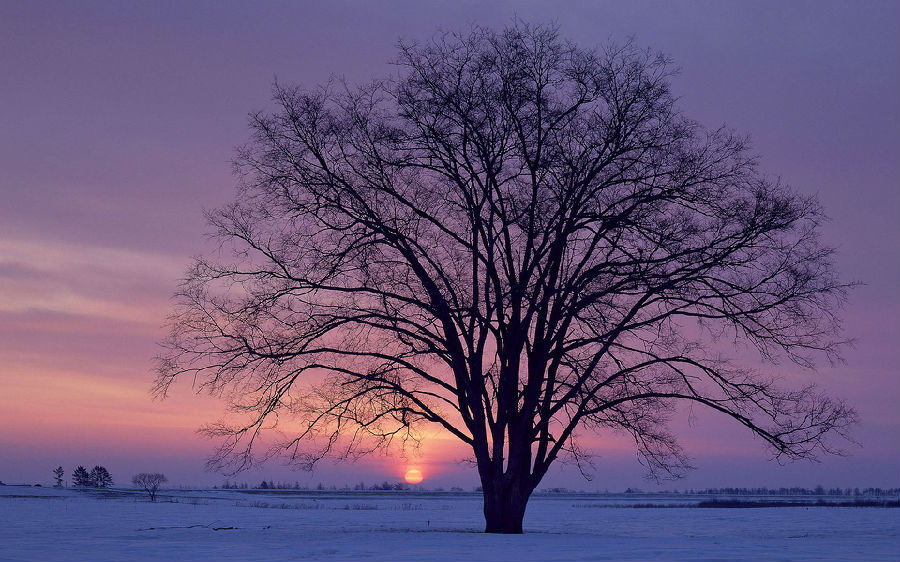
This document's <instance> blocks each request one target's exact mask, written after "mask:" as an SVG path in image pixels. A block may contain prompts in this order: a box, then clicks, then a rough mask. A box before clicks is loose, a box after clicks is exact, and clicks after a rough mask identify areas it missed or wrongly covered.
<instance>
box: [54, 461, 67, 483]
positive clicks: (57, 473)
mask: <svg viewBox="0 0 900 562" xmlns="http://www.w3.org/2000/svg"><path fill="white" fill-rule="evenodd" d="M65 473H66V471H64V470H63V467H61V466H57V467H56V468H55V469H54V470H53V478H54V480H55V481H56V483H55V484H54V485H55V486H56V487H57V488H62V485H63V475H64V474H65Z"/></svg>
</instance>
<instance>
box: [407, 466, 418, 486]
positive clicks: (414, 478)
mask: <svg viewBox="0 0 900 562" xmlns="http://www.w3.org/2000/svg"><path fill="white" fill-rule="evenodd" d="M403 479H404V480H406V481H407V482H408V483H410V484H418V483H419V482H421V481H422V471H421V470H419V469H417V468H411V469H409V470H407V471H406V474H405V475H404V476H403Z"/></svg>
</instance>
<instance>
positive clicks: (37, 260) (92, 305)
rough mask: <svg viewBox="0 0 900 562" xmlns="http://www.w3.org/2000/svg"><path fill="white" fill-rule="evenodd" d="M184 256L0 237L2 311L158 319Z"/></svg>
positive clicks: (141, 320)
mask: <svg viewBox="0 0 900 562" xmlns="http://www.w3.org/2000/svg"><path fill="white" fill-rule="evenodd" d="M185 262H186V260H185V259H179V258H175V257H171V256H166V255H164V254H158V253H151V252H145V251H135V250H129V249H121V248H110V247H98V246H83V245H75V244H69V243H65V242H34V241H25V240H14V239H0V313H4V312H5V313H16V314H21V313H29V312H39V311H42V312H54V313H62V314H70V315H77V316H88V317H99V318H104V319H107V320H115V321H125V322H133V323H145V324H148V323H149V324H153V325H155V326H156V325H159V323H160V321H161V319H162V318H163V317H164V316H165V306H166V304H167V297H168V295H169V294H170V293H171V291H172V288H173V285H174V283H175V280H176V279H178V277H179V276H180V275H181V273H182V271H183V269H184V266H185Z"/></svg>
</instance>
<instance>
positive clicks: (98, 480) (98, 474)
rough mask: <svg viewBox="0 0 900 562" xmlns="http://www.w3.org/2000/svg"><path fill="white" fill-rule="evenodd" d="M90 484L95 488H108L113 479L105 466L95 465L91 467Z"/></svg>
mask: <svg viewBox="0 0 900 562" xmlns="http://www.w3.org/2000/svg"><path fill="white" fill-rule="evenodd" d="M90 478H91V485H92V486H94V487H95V488H109V487H110V486H112V483H113V480H112V476H111V475H110V474H109V471H108V470H106V468H105V467H102V466H95V467H94V468H93V469H91V474H90Z"/></svg>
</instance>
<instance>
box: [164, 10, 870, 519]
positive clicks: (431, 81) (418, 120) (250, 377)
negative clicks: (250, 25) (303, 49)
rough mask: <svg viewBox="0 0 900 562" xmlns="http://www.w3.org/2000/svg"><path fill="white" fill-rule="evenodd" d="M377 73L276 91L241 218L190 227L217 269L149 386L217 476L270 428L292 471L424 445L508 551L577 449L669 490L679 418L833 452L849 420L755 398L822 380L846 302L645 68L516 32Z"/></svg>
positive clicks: (820, 253)
mask: <svg viewBox="0 0 900 562" xmlns="http://www.w3.org/2000/svg"><path fill="white" fill-rule="evenodd" d="M396 67H397V69H398V70H397V74H396V76H394V77H392V78H389V79H385V80H380V81H376V82H373V83H371V84H367V85H364V86H361V87H352V86H349V85H347V84H344V83H341V82H332V83H329V84H326V85H324V86H322V87H320V88H315V89H304V88H301V87H292V86H285V85H282V84H276V85H275V87H274V100H275V102H276V104H277V108H276V109H275V111H273V112H270V113H267V112H259V113H255V114H253V115H252V116H251V120H250V127H251V131H252V138H251V140H250V142H249V143H248V144H247V145H246V146H244V147H243V148H241V149H240V150H239V152H238V155H237V158H236V162H235V165H236V170H237V173H238V175H239V177H240V187H239V193H238V197H237V199H236V200H235V202H234V203H232V204H231V205H229V206H227V207H225V208H223V209H220V210H218V211H215V212H212V213H210V214H209V220H210V223H211V225H212V226H213V228H214V230H215V234H216V236H217V237H218V239H219V240H220V241H221V252H220V253H219V254H218V255H216V256H210V257H203V258H199V259H197V261H196V263H195V265H194V266H193V268H192V269H191V270H190V271H189V273H188V275H187V277H186V279H185V281H184V283H183V285H182V286H181V289H180V290H179V292H178V308H177V311H176V313H175V314H174V316H173V318H172V321H171V333H170V337H169V338H168V339H167V340H166V342H165V345H166V347H167V351H166V352H165V353H164V354H163V355H162V356H161V358H160V361H159V375H158V379H157V392H158V393H160V394H165V392H166V390H167V389H168V388H169V386H170V384H171V383H172V382H173V381H174V380H176V379H178V378H182V377H185V376H186V377H189V378H192V380H194V381H195V383H196V384H197V385H198V388H199V389H200V390H203V391H209V392H211V393H214V394H221V395H224V396H227V397H229V398H230V399H231V400H232V402H231V404H232V409H233V411H234V413H235V414H236V417H232V418H230V419H228V420H225V421H223V422H221V423H217V424H213V425H211V426H209V427H208V428H207V431H208V432H209V433H210V434H212V435H216V436H218V437H220V438H221V448H220V450H219V452H218V454H217V455H216V456H215V458H214V459H213V461H212V462H213V465H214V466H217V467H226V466H227V467H229V468H231V469H240V468H244V467H246V466H248V465H249V464H250V463H252V462H253V459H254V456H253V454H254V449H253V444H254V442H256V441H257V440H258V439H259V436H260V435H261V434H263V433H265V430H266V429H271V428H275V427H279V428H281V429H282V430H283V431H285V432H292V433H288V434H287V435H286V437H285V438H284V439H283V441H281V442H280V443H278V444H277V446H275V447H274V448H265V449H264V451H263V456H266V455H270V454H275V453H278V454H285V455H286V456H287V458H288V459H289V460H290V461H292V462H294V463H298V464H300V465H305V466H311V465H312V464H313V463H314V462H315V461H316V460H318V459H320V458H322V457H323V456H326V455H337V456H347V455H354V454H359V453H365V452H368V451H370V450H372V449H373V448H375V447H378V446H383V445H387V444H389V443H391V442H393V441H396V440H397V439H401V440H406V439H410V438H415V437H416V433H415V431H416V427H417V426H419V425H421V424H430V425H434V426H439V427H440V428H442V429H443V430H445V431H446V432H448V433H450V434H452V435H454V436H455V437H457V438H458V439H459V440H461V441H462V442H464V443H466V444H467V445H469V446H471V448H472V451H473V456H474V461H475V464H476V465H477V468H478V471H479V475H480V477H481V480H482V484H483V488H484V494H485V516H486V518H487V521H488V524H487V529H488V530H489V531H503V532H521V519H522V515H523V514H524V509H525V504H526V502H527V498H528V496H529V495H530V494H531V492H532V491H533V490H534V489H535V487H536V486H537V484H538V483H539V482H540V480H541V479H542V478H543V476H544V475H545V474H546V472H547V470H548V468H549V467H550V466H551V464H552V463H553V462H554V460H555V459H557V458H558V457H560V456H561V455H569V456H574V457H576V458H580V456H581V455H582V454H583V452H582V450H581V449H580V448H579V446H578V442H577V440H576V437H577V433H578V431H587V432H605V431H617V432H625V433H627V434H629V435H630V436H631V437H632V438H633V439H634V442H635V445H636V449H637V451H638V453H639V455H640V458H641V460H642V461H643V462H644V464H645V465H646V466H647V467H648V468H649V469H650V470H651V472H654V473H660V474H676V473H678V472H679V470H681V469H682V468H684V467H685V466H686V465H687V457H686V456H685V454H684V453H683V451H682V449H681V448H680V447H679V445H678V443H677V441H676V439H675V436H674V435H673V434H672V433H671V432H670V431H669V430H667V421H668V420H669V418H670V416H671V413H672V412H673V409H674V408H675V407H676V406H677V405H678V404H679V403H691V404H694V405H698V406H703V407H707V408H710V409H712V410H715V411H718V412H720V413H721V414H723V415H724V416H726V417H727V418H730V419H732V420H734V422H736V423H738V424H741V425H743V426H745V427H746V428H747V429H748V430H749V431H750V432H752V433H753V434H755V435H756V436H758V437H760V438H761V439H762V440H763V442H765V443H766V444H767V445H768V446H769V447H770V448H771V449H772V451H773V452H774V454H775V455H778V456H783V457H788V458H809V457H813V456H814V455H815V454H816V453H817V452H818V451H823V450H824V451H832V450H834V449H833V445H832V444H831V442H830V441H829V438H830V437H831V436H835V435H846V430H847V428H848V427H849V425H850V424H851V423H852V422H853V419H854V413H853V411H852V410H851V409H850V408H848V407H847V406H845V405H844V404H843V403H842V402H841V401H840V400H836V399H833V398H829V397H827V396H824V395H822V394H821V393H819V392H818V391H817V390H816V389H815V388H814V387H813V386H803V387H801V388H799V389H793V390H785V389H782V388H781V386H780V385H779V384H778V382H777V377H776V376H774V375H769V374H766V371H774V372H776V373H777V368H776V367H775V365H777V363H778V361H784V360H787V361H789V362H793V363H796V364H799V365H802V366H805V367H811V366H813V365H814V361H815V360H816V359H817V358H831V359H834V358H836V357H837V356H838V350H839V348H840V344H841V343H842V339H841V335H840V325H839V324H840V323H839V318H838V316H837V315H836V312H837V311H838V310H839V309H840V305H841V303H842V302H843V299H844V296H845V290H846V288H847V287H848V285H847V284H846V283H844V282H842V281H841V280H840V279H839V277H838V276H837V274H836V273H835V271H834V267H833V265H832V250H831V249H830V248H828V247H827V246H825V245H823V244H822V243H821V241H820V239H819V224H820V222H821V221H822V220H823V214H822V210H821V209H820V207H819V205H818V203H817V202H816V200H815V199H814V198H812V197H807V196H804V195H801V194H798V193H796V192H794V191H792V190H791V189H789V188H788V187H787V186H785V185H783V184H782V183H781V182H780V181H778V180H775V179H772V178H770V177H769V176H767V175H765V174H763V173H762V172H760V171H759V169H758V165H757V162H756V161H755V159H754V158H753V156H752V155H751V154H750V153H749V148H748V142H747V140H746V139H745V138H744V137H743V136H741V135H738V134H736V133H734V132H732V131H730V130H728V129H726V128H720V129H713V130H710V129H707V128H704V127H703V126H701V125H700V124H698V123H697V122H695V121H692V120H691V119H689V118H687V117H686V116H684V115H683V114H682V113H681V112H680V110H679V109H678V107H677V104H676V99H675V97H674V95H673V94H672V92H671V91H670V78H671V76H672V75H673V72H674V69H673V66H672V64H671V62H670V61H669V60H668V59H667V58H666V57H665V56H662V55H659V54H656V53H653V52H650V51H647V50H642V49H639V48H638V47H636V46H635V45H634V44H633V43H631V42H628V43H625V44H624V45H609V46H606V47H604V48H600V49H582V48H579V47H577V46H575V45H573V44H571V43H569V42H566V41H563V40H562V39H560V38H559V36H558V33H557V30H556V29H554V28H552V27H547V26H540V25H537V26H535V25H528V24H524V23H516V24H515V25H513V26H511V27H508V28H506V29H504V30H502V31H499V32H495V31H492V30H489V29H483V28H477V27H476V28H474V29H473V30H472V31H471V32H470V33H468V34H450V33H447V34H440V35H438V36H436V37H435V38H434V39H433V40H431V41H430V42H427V43H424V44H412V43H401V44H400V47H399V53H398V58H397V60H396ZM737 344H740V345H747V346H749V347H750V348H752V349H755V350H756V351H757V352H758V353H759V355H760V356H761V357H762V358H763V359H764V360H765V361H767V362H768V363H766V367H765V368H759V367H758V366H757V367H754V366H753V363H751V364H750V365H747V364H742V363H740V362H739V361H736V360H735V357H736V356H737V354H736V353H734V350H735V345H737Z"/></svg>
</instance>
